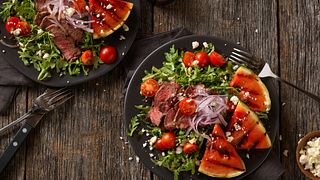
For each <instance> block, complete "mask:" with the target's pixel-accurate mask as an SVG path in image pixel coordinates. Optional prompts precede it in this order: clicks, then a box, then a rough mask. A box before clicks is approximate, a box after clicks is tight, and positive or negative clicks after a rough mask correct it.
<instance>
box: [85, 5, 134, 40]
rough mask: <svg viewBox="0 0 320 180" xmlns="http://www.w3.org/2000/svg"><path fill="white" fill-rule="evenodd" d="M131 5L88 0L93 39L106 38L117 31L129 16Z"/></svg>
mask: <svg viewBox="0 0 320 180" xmlns="http://www.w3.org/2000/svg"><path fill="white" fill-rule="evenodd" d="M132 7H133V4H132V3H130V2H126V1H121V0H89V8H90V18H91V20H92V21H93V22H92V28H93V38H94V39H98V38H101V37H106V36H108V35H110V34H112V33H113V32H114V31H116V30H117V29H119V28H120V27H121V26H122V25H123V24H124V22H125V21H126V20H127V18H128V17H129V15H130V12H131V10H132Z"/></svg>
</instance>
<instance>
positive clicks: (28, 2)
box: [0, 0, 36, 23]
mask: <svg viewBox="0 0 320 180" xmlns="http://www.w3.org/2000/svg"><path fill="white" fill-rule="evenodd" d="M35 14H36V10H35V3H34V1H33V0H12V1H7V2H4V3H3V4H2V6H1V11H0V15H1V16H2V18H3V21H4V22H6V21H7V20H8V18H10V17H11V16H17V17H19V18H20V19H22V20H24V21H28V22H30V23H32V22H33V19H34V16H35Z"/></svg>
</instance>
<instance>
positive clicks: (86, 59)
mask: <svg viewBox="0 0 320 180" xmlns="http://www.w3.org/2000/svg"><path fill="white" fill-rule="evenodd" d="M81 61H82V62H83V64H84V65H92V64H93V62H94V59H93V53H92V51H91V50H86V51H85V52H83V53H82V55H81Z"/></svg>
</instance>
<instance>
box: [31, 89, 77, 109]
mask: <svg viewBox="0 0 320 180" xmlns="http://www.w3.org/2000/svg"><path fill="white" fill-rule="evenodd" d="M72 97H73V95H72V92H71V91H70V90H68V89H66V88H61V89H58V90H52V89H47V90H46V91H45V92H44V93H43V94H42V95H40V96H39V97H38V98H37V99H36V101H35V103H36V104H37V105H38V106H40V107H41V108H42V109H46V110H48V111H50V110H52V109H53V108H55V107H57V106H59V105H61V104H63V103H64V102H66V101H67V100H69V99H71V98H72Z"/></svg>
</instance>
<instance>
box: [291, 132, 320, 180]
mask: <svg viewBox="0 0 320 180" xmlns="http://www.w3.org/2000/svg"><path fill="white" fill-rule="evenodd" d="M296 161H297V164H298V166H299V168H300V170H301V172H302V173H303V174H304V175H306V176H307V177H309V178H311V179H318V180H320V131H314V132H311V133H309V134H307V135H306V136H304V137H303V138H302V139H300V140H299V142H298V145H297V149H296Z"/></svg>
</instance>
